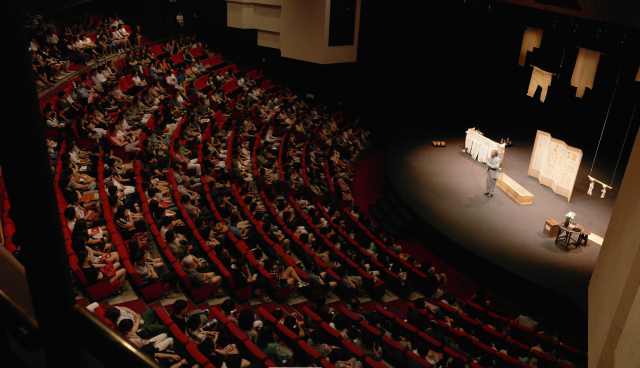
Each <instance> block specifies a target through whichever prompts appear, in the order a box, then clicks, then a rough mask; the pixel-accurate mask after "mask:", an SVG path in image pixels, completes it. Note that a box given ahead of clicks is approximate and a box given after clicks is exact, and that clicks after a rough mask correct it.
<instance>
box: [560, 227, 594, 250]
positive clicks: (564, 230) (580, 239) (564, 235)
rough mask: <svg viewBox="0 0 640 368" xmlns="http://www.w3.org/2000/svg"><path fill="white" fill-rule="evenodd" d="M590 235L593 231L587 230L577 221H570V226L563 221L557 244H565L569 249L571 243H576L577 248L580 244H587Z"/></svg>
mask: <svg viewBox="0 0 640 368" xmlns="http://www.w3.org/2000/svg"><path fill="white" fill-rule="evenodd" d="M574 229H577V230H574ZM589 235H591V231H589V230H585V229H584V228H583V227H582V226H580V225H578V224H576V223H570V224H569V226H568V227H565V226H564V223H561V224H560V227H559V229H558V236H556V244H560V245H564V246H565V249H566V250H569V246H570V245H575V246H576V248H577V247H578V246H580V245H583V246H586V245H587V240H588V239H589ZM574 238H575V239H574Z"/></svg>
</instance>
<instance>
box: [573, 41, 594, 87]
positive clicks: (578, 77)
mask: <svg viewBox="0 0 640 368" xmlns="http://www.w3.org/2000/svg"><path fill="white" fill-rule="evenodd" d="M599 61H600V53H599V52H597V51H593V50H587V49H583V48H582V47H580V51H579V52H578V59H577V60H576V66H575V67H574V68H573V75H572V76H571V85H572V86H574V87H578V90H577V91H576V97H578V98H582V96H584V90H585V88H589V89H593V81H594V79H595V78H596V70H597V69H598V62H599Z"/></svg>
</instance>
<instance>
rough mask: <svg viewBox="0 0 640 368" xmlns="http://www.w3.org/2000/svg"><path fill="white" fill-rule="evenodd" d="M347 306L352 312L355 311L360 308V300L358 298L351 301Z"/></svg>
mask: <svg viewBox="0 0 640 368" xmlns="http://www.w3.org/2000/svg"><path fill="white" fill-rule="evenodd" d="M349 304H350V305H351V309H352V310H357V309H358V308H360V300H359V299H358V298H353V299H351V301H350V302H349Z"/></svg>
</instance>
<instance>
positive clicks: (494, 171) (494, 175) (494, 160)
mask: <svg viewBox="0 0 640 368" xmlns="http://www.w3.org/2000/svg"><path fill="white" fill-rule="evenodd" d="M488 164H489V166H488V167H487V193H489V194H493V192H494V191H495V190H496V181H497V180H498V168H499V167H500V157H498V156H496V157H491V158H490V159H489V162H488Z"/></svg>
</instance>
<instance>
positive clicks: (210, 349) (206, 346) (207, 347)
mask: <svg viewBox="0 0 640 368" xmlns="http://www.w3.org/2000/svg"><path fill="white" fill-rule="evenodd" d="M215 349H216V344H215V343H214V342H213V339H211V338H206V339H204V340H203V341H202V342H200V344H198V351H200V352H201V353H202V355H204V356H207V357H208V356H210V355H214V354H215V352H214V351H215Z"/></svg>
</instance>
